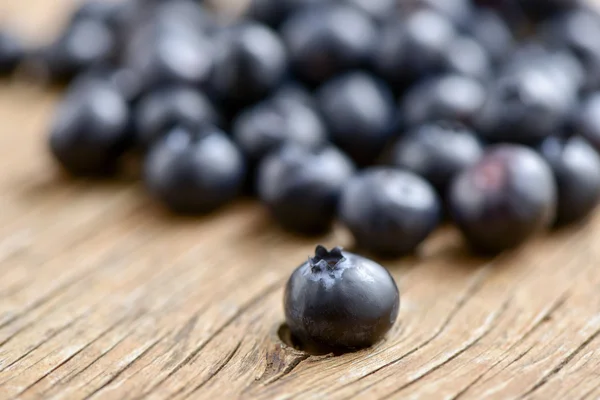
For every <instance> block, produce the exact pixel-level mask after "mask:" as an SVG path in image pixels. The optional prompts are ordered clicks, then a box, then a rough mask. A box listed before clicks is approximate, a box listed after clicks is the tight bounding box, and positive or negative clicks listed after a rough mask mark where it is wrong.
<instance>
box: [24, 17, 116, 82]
mask: <svg viewBox="0 0 600 400" xmlns="http://www.w3.org/2000/svg"><path fill="white" fill-rule="evenodd" d="M118 51H119V43H118V40H117V37H116V35H115V33H114V32H113V31H112V30H111V29H110V27H109V26H108V25H107V24H105V23H103V22H101V21H98V20H94V19H80V20H77V21H75V22H74V23H73V24H72V25H70V26H69V27H68V28H67V30H66V31H65V32H63V33H62V35H61V36H60V37H59V38H58V39H57V40H56V41H55V42H53V43H52V44H50V45H48V46H46V47H44V48H42V49H41V50H40V51H39V54H38V55H37V56H34V58H35V61H36V62H37V63H39V64H40V68H41V69H43V73H44V74H45V75H47V77H48V78H49V79H50V80H51V81H64V80H70V79H72V78H73V77H74V76H75V75H77V74H79V73H81V72H83V71H85V70H86V69H88V68H92V67H96V66H99V65H105V64H110V63H111V62H112V61H114V59H115V57H116V56H117V55H118Z"/></svg>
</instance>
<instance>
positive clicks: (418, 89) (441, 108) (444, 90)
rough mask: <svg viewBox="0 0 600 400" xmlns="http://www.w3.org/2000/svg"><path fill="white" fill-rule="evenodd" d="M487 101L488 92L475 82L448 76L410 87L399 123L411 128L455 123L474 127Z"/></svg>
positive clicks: (452, 75) (453, 75)
mask: <svg viewBox="0 0 600 400" xmlns="http://www.w3.org/2000/svg"><path fill="white" fill-rule="evenodd" d="M485 101H486V88H485V87H484V86H483V84H481V83H480V82H478V81H477V80H475V79H471V78H467V77H464V76H461V75H455V74H449V75H441V76H438V77H436V78H431V79H428V80H423V81H420V82H418V83H416V84H415V85H414V86H413V87H411V88H410V89H409V90H408V91H407V92H406V94H405V95H404V98H403V99H402V101H401V105H400V115H399V117H400V122H401V123H402V124H403V125H404V126H405V127H412V126H416V125H420V124H423V123H426V122H430V121H436V120H452V121H460V122H462V123H464V124H467V125H471V124H472V123H473V121H474V120H475V119H476V118H477V117H478V115H479V111H480V110H481V108H482V107H483V105H484V103H485Z"/></svg>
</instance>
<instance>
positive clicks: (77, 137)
mask: <svg viewBox="0 0 600 400" xmlns="http://www.w3.org/2000/svg"><path fill="white" fill-rule="evenodd" d="M129 122H130V120H129V108H128V106H127V103H126V102H125V99H124V98H123V97H122V96H121V94H120V93H119V92H118V91H116V90H115V88H114V87H112V86H111V85H108V84H101V83H99V82H97V81H90V82H85V83H84V82H80V83H79V84H77V85H76V86H74V87H72V88H71V90H70V91H69V93H67V95H66V97H65V98H64V99H63V100H62V102H61V104H60V105H59V107H58V110H57V113H56V115H55V118H54V121H53V123H52V127H51V131H50V138H49V142H50V149H51V151H52V154H53V155H54V157H55V159H56V160H57V161H58V162H59V164H61V165H62V167H63V168H64V169H65V170H67V171H68V172H70V173H71V174H74V175H105V174H110V173H113V172H115V171H116V169H117V164H118V161H119V158H120V156H121V155H123V153H124V152H125V151H126V150H127V149H128V148H129V147H130V145H131V142H132V134H131V131H130V129H129V127H130V125H129Z"/></svg>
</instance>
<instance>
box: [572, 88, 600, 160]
mask: <svg viewBox="0 0 600 400" xmlns="http://www.w3.org/2000/svg"><path fill="white" fill-rule="evenodd" d="M574 119H575V126H576V130H577V132H578V133H580V134H581V135H582V136H583V137H584V138H585V139H586V140H587V141H588V142H589V143H590V144H591V145H592V146H594V148H595V149H596V151H598V152H600V92H595V93H592V94H590V95H589V96H587V97H586V98H585V99H583V101H582V103H581V105H580V107H579V109H578V110H577V111H576V113H575V117H574Z"/></svg>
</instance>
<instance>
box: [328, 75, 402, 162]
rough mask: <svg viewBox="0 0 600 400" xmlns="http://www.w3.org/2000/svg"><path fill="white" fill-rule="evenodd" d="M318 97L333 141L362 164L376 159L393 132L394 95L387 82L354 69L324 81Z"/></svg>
mask: <svg viewBox="0 0 600 400" xmlns="http://www.w3.org/2000/svg"><path fill="white" fill-rule="evenodd" d="M317 99H318V102H319V107H320V111H321V113H322V115H323V118H324V120H325V123H326V125H327V127H328V129H329V133H330V135H331V139H332V140H333V142H334V143H336V144H337V145H338V146H339V147H340V148H341V149H342V150H344V151H345V152H346V153H348V155H349V156H350V157H352V159H354V161H356V162H357V163H358V164H360V165H367V164H370V163H372V162H373V161H375V160H376V159H377V158H378V157H379V155H380V154H381V152H382V150H383V149H384V147H385V145H386V144H387V143H388V141H389V139H390V137H391V135H392V134H393V122H394V99H393V95H392V93H391V92H390V91H389V90H388V88H387V87H386V86H385V84H384V83H383V82H380V81H378V80H376V79H375V78H373V77H372V76H370V75H368V74H366V73H362V72H352V73H349V74H346V75H342V76H340V77H338V78H336V79H334V80H332V81H330V82H328V83H326V84H325V85H323V86H322V87H321V88H320V89H319V91H318V93H317Z"/></svg>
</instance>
